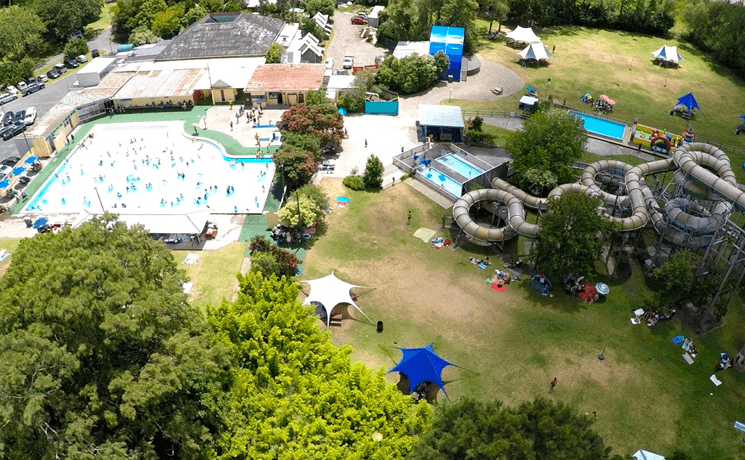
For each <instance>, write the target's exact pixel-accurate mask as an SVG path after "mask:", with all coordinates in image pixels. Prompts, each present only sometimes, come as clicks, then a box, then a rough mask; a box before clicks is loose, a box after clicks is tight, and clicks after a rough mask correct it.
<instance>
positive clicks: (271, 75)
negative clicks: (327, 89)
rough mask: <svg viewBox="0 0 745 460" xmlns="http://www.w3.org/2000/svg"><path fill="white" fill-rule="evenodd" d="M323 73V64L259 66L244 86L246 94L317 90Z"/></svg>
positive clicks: (321, 81) (324, 68)
mask: <svg viewBox="0 0 745 460" xmlns="http://www.w3.org/2000/svg"><path fill="white" fill-rule="evenodd" d="M325 71H326V66H325V65H324V64H265V65H260V66H258V67H257V68H256V71H255V72H254V74H253V76H252V77H251V80H249V82H248V85H246V92H251V91H293V90H296V91H306V90H317V89H319V88H320V87H321V84H322V83H323V74H324V73H325Z"/></svg>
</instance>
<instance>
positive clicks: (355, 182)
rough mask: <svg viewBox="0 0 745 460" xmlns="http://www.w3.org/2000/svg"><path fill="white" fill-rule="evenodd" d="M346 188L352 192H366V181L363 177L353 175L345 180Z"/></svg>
mask: <svg viewBox="0 0 745 460" xmlns="http://www.w3.org/2000/svg"><path fill="white" fill-rule="evenodd" d="M343 183H344V186H345V187H347V188H350V189H352V190H358V191H359V190H365V181H364V180H362V176H358V175H356V174H353V175H351V176H347V177H345V178H344V181H343Z"/></svg>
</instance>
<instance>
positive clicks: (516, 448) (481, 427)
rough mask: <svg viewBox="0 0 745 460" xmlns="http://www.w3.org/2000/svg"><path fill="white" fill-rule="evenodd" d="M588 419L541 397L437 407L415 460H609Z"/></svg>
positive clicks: (464, 401)
mask: <svg viewBox="0 0 745 460" xmlns="http://www.w3.org/2000/svg"><path fill="white" fill-rule="evenodd" d="M592 424H593V421H592V420H591V419H590V417H586V416H580V415H578V414H577V413H576V412H575V411H574V409H572V408H570V407H569V406H566V405H564V404H563V403H561V402H559V403H553V402H551V401H547V400H545V399H541V398H538V399H536V400H535V401H533V402H524V403H522V404H520V405H519V406H517V407H514V408H513V407H508V406H505V405H503V404H502V402H501V401H492V402H480V401H476V400H474V399H472V398H469V397H464V398H460V399H458V400H457V401H454V402H445V403H441V404H439V405H438V406H437V410H436V411H435V418H434V422H433V424H432V429H431V430H429V431H428V432H427V433H426V434H425V435H424V436H422V437H421V438H420V440H419V442H418V443H417V445H416V447H415V448H414V452H413V454H412V455H411V457H410V458H411V460H464V459H469V460H470V459H520V460H606V459H608V458H609V453H610V450H611V448H610V447H606V446H605V445H604V443H603V438H601V437H600V435H598V434H597V432H595V430H593V429H592Z"/></svg>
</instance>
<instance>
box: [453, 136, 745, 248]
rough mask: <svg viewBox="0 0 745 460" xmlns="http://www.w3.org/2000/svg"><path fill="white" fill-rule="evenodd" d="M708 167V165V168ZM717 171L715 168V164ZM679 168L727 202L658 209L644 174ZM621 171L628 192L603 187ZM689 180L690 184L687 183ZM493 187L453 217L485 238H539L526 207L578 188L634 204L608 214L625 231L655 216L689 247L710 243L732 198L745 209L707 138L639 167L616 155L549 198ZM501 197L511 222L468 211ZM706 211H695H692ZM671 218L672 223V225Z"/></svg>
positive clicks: (541, 205) (463, 201) (472, 196)
mask: <svg viewBox="0 0 745 460" xmlns="http://www.w3.org/2000/svg"><path fill="white" fill-rule="evenodd" d="M704 166H705V167H704ZM707 168H710V169H711V170H713V171H715V173H714V172H711V171H710V170H709V169H707ZM676 169H677V170H678V171H676V181H678V183H679V184H680V183H681V182H685V181H690V179H688V178H692V179H693V181H695V182H697V183H700V184H702V185H703V186H704V187H705V188H707V189H711V190H713V191H714V193H716V194H717V195H718V196H720V197H722V198H724V199H725V200H726V201H723V202H722V203H720V204H718V205H717V206H716V207H715V208H714V210H713V211H712V212H711V213H709V212H708V211H706V210H705V209H704V208H703V207H702V206H700V205H698V204H696V203H692V202H690V201H689V200H686V199H675V200H672V201H671V202H670V203H668V204H667V205H666V206H665V213H664V214H663V213H662V212H660V211H659V210H658V205H657V200H656V199H655V197H654V196H653V194H652V190H651V189H650V188H649V187H648V186H647V184H646V182H645V181H644V177H645V176H647V175H649V174H657V173H661V172H665V171H672V170H676ZM607 170H616V171H621V172H623V173H624V181H625V185H626V190H627V193H628V195H626V196H617V195H613V194H610V193H607V192H605V191H603V190H601V189H600V187H598V185H597V183H596V182H595V177H596V176H597V175H598V174H599V173H600V172H602V171H607ZM681 185H684V184H681ZM492 186H493V187H494V188H493V189H482V190H476V191H474V192H470V193H467V194H465V195H463V196H462V197H461V198H460V199H459V200H458V201H457V202H456V203H455V205H454V206H453V217H454V218H455V221H456V222H457V223H458V225H459V226H460V227H461V229H462V230H463V231H464V232H465V233H466V234H468V235H470V236H471V237H473V238H476V239H479V240H484V241H504V240H506V239H510V238H512V237H514V236H515V235H518V234H519V235H523V236H527V237H531V238H535V237H536V236H538V235H539V234H540V231H541V228H540V226H538V225H535V224H530V223H528V222H526V221H525V209H524V206H528V207H530V208H532V209H536V210H545V209H546V205H547V204H548V200H551V199H555V198H558V197H559V196H561V194H562V193H564V192H565V191H569V190H571V191H577V192H580V193H585V194H588V195H591V196H601V197H602V198H603V199H604V200H605V202H606V203H619V204H622V205H623V206H628V205H630V206H631V211H632V213H631V215H630V216H629V217H623V218H618V217H608V218H609V219H610V220H612V221H614V222H617V223H618V224H619V225H620V227H621V231H632V230H636V229H639V228H642V227H644V226H645V225H647V223H648V222H650V221H651V223H652V225H653V226H654V227H655V229H656V230H657V231H658V232H659V233H660V234H661V235H663V238H665V239H666V240H667V241H669V242H671V243H674V244H678V245H681V246H687V247H698V246H705V245H706V244H708V242H709V241H710V240H711V235H712V233H713V232H714V231H716V229H717V228H719V227H720V226H721V225H723V223H724V222H725V220H726V218H727V216H728V215H729V213H730V212H731V211H732V203H734V205H735V206H737V207H738V209H740V210H743V211H745V193H744V192H743V191H742V190H740V188H738V187H739V184H737V181H736V180H735V175H734V173H733V172H732V168H731V166H730V162H729V159H728V158H727V155H726V154H725V153H724V152H722V151H721V150H720V149H719V148H717V147H715V146H713V145H709V144H703V143H692V144H687V145H684V146H682V147H680V148H678V149H677V150H676V151H675V153H674V154H673V157H672V158H669V159H664V160H656V161H650V162H647V163H642V164H640V165H638V166H633V167H632V166H630V165H628V164H626V163H623V162H620V161H616V160H601V161H597V162H595V163H592V164H590V165H588V166H587V167H586V168H585V170H584V172H583V174H582V178H581V184H580V183H572V184H563V185H560V186H558V187H556V188H555V189H553V190H552V191H551V192H550V193H549V196H548V198H539V197H535V196H532V195H530V194H528V193H526V192H524V191H523V190H521V189H519V188H517V187H515V186H513V185H511V184H509V183H507V182H505V181H503V180H502V179H499V178H495V179H494V180H493V181H492ZM487 200H489V201H499V202H502V203H504V204H506V205H507V207H508V214H507V225H506V226H504V227H500V228H492V227H489V226H484V225H480V224H477V223H475V222H474V221H473V219H471V217H470V216H469V214H468V212H469V209H470V208H471V206H473V205H474V204H475V203H477V202H480V201H487ZM689 211H691V212H693V213H696V214H700V215H694V214H692V213H691V212H689ZM668 223H670V224H671V225H670V226H668Z"/></svg>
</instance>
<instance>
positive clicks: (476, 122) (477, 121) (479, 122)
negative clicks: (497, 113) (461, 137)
mask: <svg viewBox="0 0 745 460" xmlns="http://www.w3.org/2000/svg"><path fill="white" fill-rule="evenodd" d="M483 124H484V119H483V118H481V117H479V116H477V117H476V118H474V119H473V120H471V129H473V130H474V131H481V127H482V126H483Z"/></svg>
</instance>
